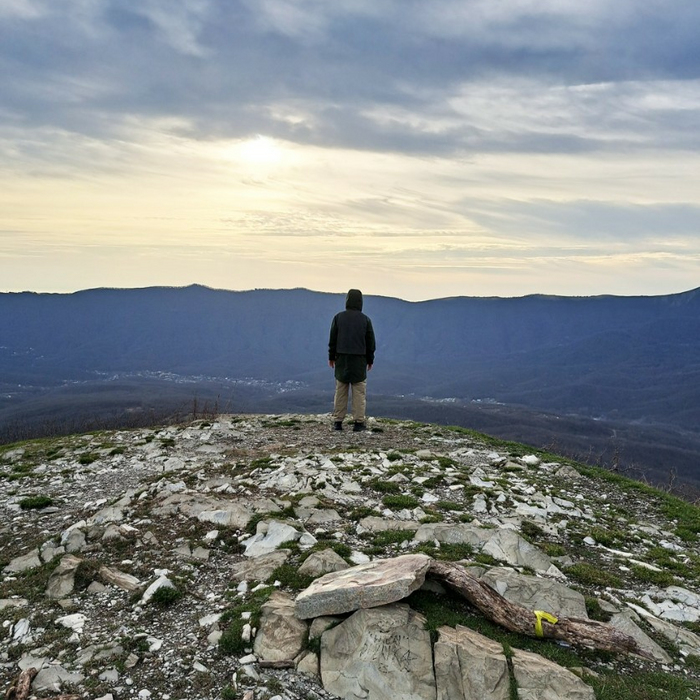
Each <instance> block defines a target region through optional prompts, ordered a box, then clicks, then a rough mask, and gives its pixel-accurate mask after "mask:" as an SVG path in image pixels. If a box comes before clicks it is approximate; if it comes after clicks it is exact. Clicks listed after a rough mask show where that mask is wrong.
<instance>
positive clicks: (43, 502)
mask: <svg viewBox="0 0 700 700" xmlns="http://www.w3.org/2000/svg"><path fill="white" fill-rule="evenodd" d="M52 504H53V498H51V497H50V496H27V498H23V499H22V500H21V501H20V502H19V507H20V508H21V509H22V510H32V509H39V508H46V507H47V506H50V505H52Z"/></svg>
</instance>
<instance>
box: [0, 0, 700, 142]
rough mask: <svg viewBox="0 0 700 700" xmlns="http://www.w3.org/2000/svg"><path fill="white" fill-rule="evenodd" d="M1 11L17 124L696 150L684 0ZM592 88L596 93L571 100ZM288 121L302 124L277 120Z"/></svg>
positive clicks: (77, 5) (163, 4)
mask: <svg viewBox="0 0 700 700" xmlns="http://www.w3.org/2000/svg"><path fill="white" fill-rule="evenodd" d="M2 12H3V13H4V14H3V22H2V23H0V76H1V77H0V91H1V92H2V94H3V104H4V110H5V115H4V118H3V120H4V121H6V122H11V123H14V124H16V125H22V126H29V127H37V126H51V127H56V128H60V129H65V130H67V131H75V132H78V133H82V134H88V135H96V136H100V137H106V136H110V135H115V136H120V135H121V136H123V133H122V134H120V129H121V128H122V127H123V123H124V120H126V119H134V118H137V119H138V118H149V119H150V118H162V117H178V118H181V119H185V120H187V121H188V122H189V123H190V124H191V129H192V135H194V136H196V137H198V138H202V139H205V138H212V137H218V136H230V137H244V136H248V135H250V134H254V133H265V134H268V135H271V136H279V137H281V138H285V139H289V140H292V141H297V142H300V143H313V144H320V145H326V146H328V145H331V146H336V145H337V146H347V147H352V148H360V149H367V150H384V151H397V152H408V153H443V154H445V153H454V152H489V151H491V152H492V151H514V152H518V151H532V152H551V151H554V152H571V153H576V152H580V151H586V150H601V149H602V150H610V149H614V148H616V147H618V146H619V142H620V141H622V142H623V143H624V144H626V145H627V147H631V146H634V147H640V148H641V147H648V146H653V147H658V146H662V147H672V148H687V149H697V148H698V146H699V145H700V144H699V143H698V136H697V128H696V126H695V125H696V124H697V119H698V111H700V107H699V105H698V100H697V94H698V91H699V90H700V88H698V85H697V83H692V82H689V81H691V79H698V78H700V60H698V58H699V56H698V53H699V51H700V49H698V44H697V41H696V37H695V28H696V27H697V26H698V25H699V24H700V6H698V4H697V3H695V2H690V1H687V2H686V1H685V0H672V1H670V2H663V3H662V2H660V1H658V0H650V1H649V2H646V3H644V4H643V5H640V3H638V2H632V1H631V0H621V1H620V2H617V3H610V2H602V0H595V1H593V2H590V3H586V4H583V3H580V2H574V1H573V0H571V1H568V0H567V1H562V0H557V2H554V1H553V0H550V1H549V2H541V3H536V4H533V3H521V2H517V0H511V1H510V2H502V3H493V2H489V1H487V0H471V1H468V2H465V1H464V0H459V1H458V0H435V2H431V3H425V2H422V1H418V0H384V1H382V2H376V1H375V2H366V1H365V0H338V2H333V3H328V2H325V1H321V0H294V1H292V0H239V1H237V2H223V0H144V1H143V2H140V3H133V4H129V5H127V4H125V3H123V2H118V1H117V0H99V1H97V0H74V1H71V2H68V1H67V0H33V1H30V0H12V2H10V3H9V4H7V5H6V6H5V7H4V9H3V11H2ZM654 81H664V82H662V83H657V82H654ZM591 85H603V86H604V87H603V88H602V89H601V90H600V91H598V92H596V91H595V90H594V89H590V90H589V91H588V93H587V94H584V93H585V90H580V89H581V88H582V86H591ZM487 86H493V88H494V89H493V90H491V92H489V91H488V90H487V89H486V88H487ZM630 86H633V87H630ZM684 86H688V87H684ZM576 89H579V90H580V92H579V94H574V92H573V91H575V90H576ZM567 90H568V91H569V94H568V95H565V94H563V93H566V91H567ZM499 91H500V92H499ZM688 91H690V92H692V93H693V94H694V95H695V97H694V98H693V100H691V102H692V104H691V105H690V106H687V107H685V108H684V109H679V108H677V106H676V105H675V104H674V98H679V99H680V97H681V96H682V95H683V94H684V93H687V92H688ZM659 92H660V93H661V97H663V98H665V99H666V100H667V102H666V106H665V108H659V107H657V106H654V104H653V103H654V96H655V95H657V94H658V93H659ZM632 93H636V94H637V96H639V97H643V98H644V99H641V100H639V101H637V102H634V100H630V99H629V98H630V95H631V94H632ZM474 95H476V99H474V100H473V103H474V107H473V108H470V107H469V104H470V100H471V99H472V97H473V96H474ZM632 96H634V95H632ZM455 99H458V100H459V102H460V103H459V104H455ZM549 100H553V102H554V105H553V107H554V108H556V109H558V110H560V111H556V109H555V110H554V111H548V101H549ZM549 106H551V105H549ZM489 110H490V111H491V112H494V113H496V116H497V117H498V119H496V120H495V121H494V120H491V121H488V120H484V118H483V114H484V113H485V112H488V111H489ZM561 110H564V112H562V111H561ZM293 111H298V112H301V113H303V114H304V115H306V119H303V120H290V119H288V118H284V116H281V115H284V114H286V113H290V112H293ZM382 111H383V112H385V113H386V115H387V116H386V118H384V119H380V118H378V116H377V113H378V112H382ZM504 115H507V116H508V117H509V118H510V119H509V123H506V121H508V120H505V119H504V118H503V117H504ZM485 121H486V123H484V122H485ZM436 123H440V124H443V126H442V128H439V129H435V128H434V125H435V124H436ZM592 126H595V128H591V127H592Z"/></svg>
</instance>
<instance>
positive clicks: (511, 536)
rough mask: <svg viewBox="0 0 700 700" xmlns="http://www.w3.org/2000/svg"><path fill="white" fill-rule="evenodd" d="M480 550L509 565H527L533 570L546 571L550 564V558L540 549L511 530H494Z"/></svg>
mask: <svg viewBox="0 0 700 700" xmlns="http://www.w3.org/2000/svg"><path fill="white" fill-rule="evenodd" d="M492 533H493V531H492ZM481 551H482V553H483V554H489V555H490V556H492V557H493V558H494V559H500V560H501V561H505V562H506V563H507V564H510V565H511V566H529V567H530V568H531V569H534V570H535V571H547V570H548V569H549V568H550V567H551V566H552V560H551V559H550V558H549V557H548V556H547V555H546V554H545V553H544V552H543V551H542V550H541V549H538V548H537V547H535V545H534V544H530V543H529V542H528V541H527V540H525V539H523V538H522V537H521V536H520V535H519V534H518V533H517V532H514V531H513V530H496V531H495V534H492V536H491V537H490V538H489V540H488V542H487V543H486V544H485V545H484V546H483V547H482V548H481Z"/></svg>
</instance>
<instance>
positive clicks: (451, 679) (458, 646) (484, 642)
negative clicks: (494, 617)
mask: <svg viewBox="0 0 700 700" xmlns="http://www.w3.org/2000/svg"><path fill="white" fill-rule="evenodd" d="M438 632H439V635H440V636H439V638H438V641H437V642H436V643H435V681H436V683H437V700H472V698H478V699H479V700H508V698H509V697H510V690H509V689H510V677H509V674H508V661H507V660H506V657H505V655H504V653H503V646H502V645H501V644H499V643H498V642H494V641H493V640H491V639H488V638H486V637H484V636H482V635H480V634H478V633H477V632H474V631H472V630H470V629H468V628H466V627H462V626H460V625H458V626H457V627H456V628H452V627H441V628H440V629H439V630H438Z"/></svg>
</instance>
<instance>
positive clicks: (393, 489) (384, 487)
mask: <svg viewBox="0 0 700 700" xmlns="http://www.w3.org/2000/svg"><path fill="white" fill-rule="evenodd" d="M367 485H368V486H369V487H370V488H372V489H374V490H375V491H379V492H380V493H399V491H401V487H400V486H399V485H398V484H397V483H395V482H393V481H382V480H381V479H372V480H371V481H370V482H368V484H367Z"/></svg>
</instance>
